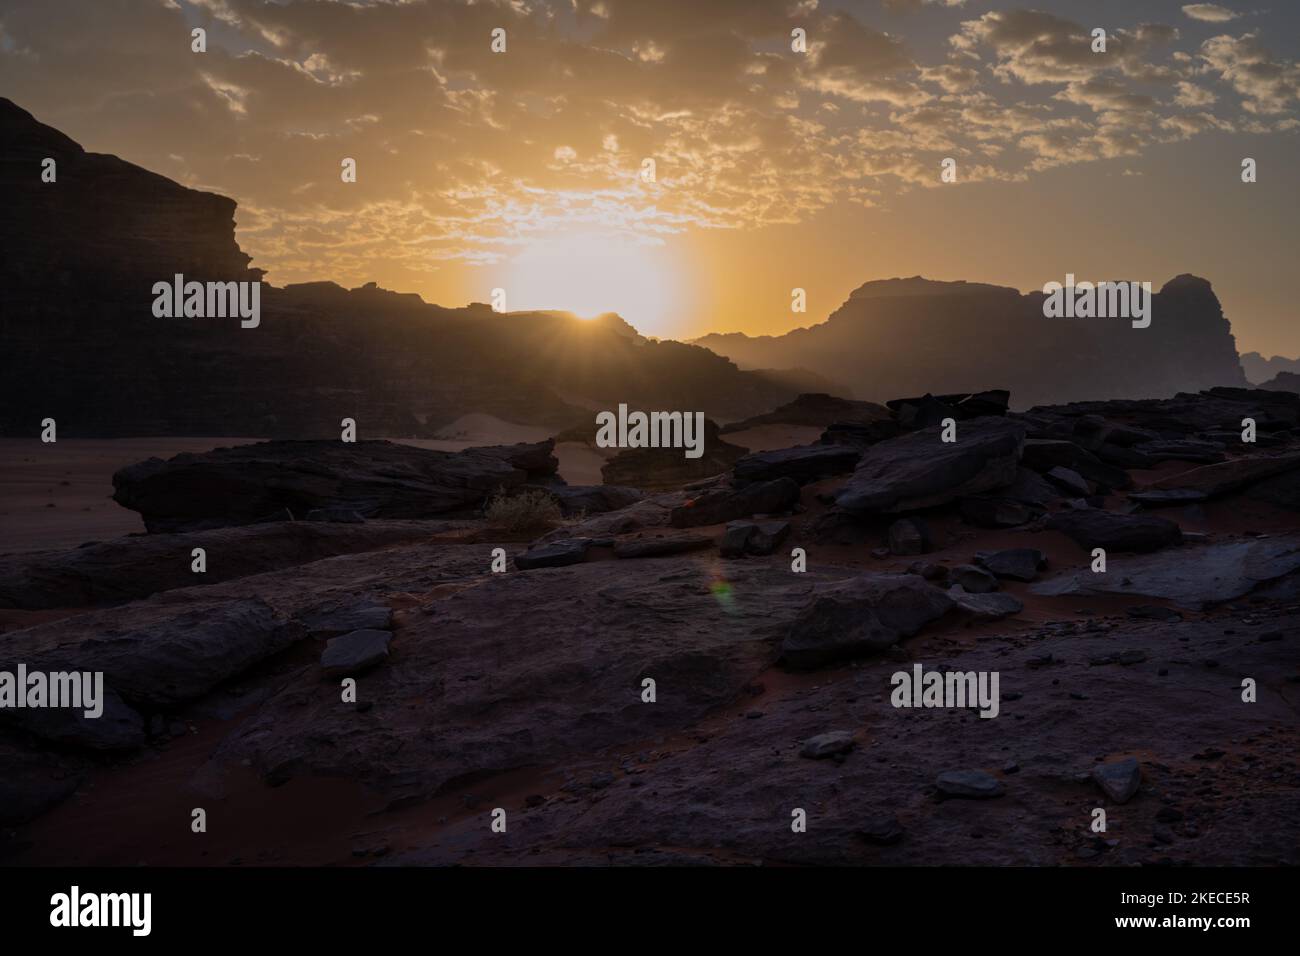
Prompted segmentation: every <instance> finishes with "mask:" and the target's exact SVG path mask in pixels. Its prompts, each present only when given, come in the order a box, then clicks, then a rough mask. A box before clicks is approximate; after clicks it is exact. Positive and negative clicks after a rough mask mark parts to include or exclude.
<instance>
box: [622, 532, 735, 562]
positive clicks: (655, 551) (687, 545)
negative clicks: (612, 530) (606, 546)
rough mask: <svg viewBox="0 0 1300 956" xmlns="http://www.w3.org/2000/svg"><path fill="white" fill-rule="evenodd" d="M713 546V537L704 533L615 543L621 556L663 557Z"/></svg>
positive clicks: (634, 539) (635, 539)
mask: <svg viewBox="0 0 1300 956" xmlns="http://www.w3.org/2000/svg"><path fill="white" fill-rule="evenodd" d="M711 547H713V539H712V538H709V537H706V536H704V535H702V534H672V535H663V536H661V537H654V538H633V539H632V540H629V541H619V542H618V543H616V544H615V545H614V555H615V557H619V558H663V557H667V556H668V555H672V554H686V553H687V552H690V551H702V550H703V549H705V548H711Z"/></svg>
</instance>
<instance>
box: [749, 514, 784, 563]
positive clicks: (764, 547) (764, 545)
mask: <svg viewBox="0 0 1300 956" xmlns="http://www.w3.org/2000/svg"><path fill="white" fill-rule="evenodd" d="M789 534H790V522H788V521H760V522H759V523H758V524H757V525H756V526H755V529H754V531H753V532H752V533H751V534H750V536H749V540H748V541H747V542H746V543H745V550H746V551H747V552H749V553H750V554H754V555H768V554H771V553H772V552H774V551H775V550H776V549H777V548H779V547H780V546H781V542H782V541H784V540H785V539H786V538H787V537H788V536H789Z"/></svg>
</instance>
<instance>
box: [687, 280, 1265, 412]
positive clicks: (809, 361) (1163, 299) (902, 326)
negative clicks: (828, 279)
mask: <svg viewBox="0 0 1300 956" xmlns="http://www.w3.org/2000/svg"><path fill="white" fill-rule="evenodd" d="M1043 299H1044V296H1043V294H1042V293H1041V292H1032V293H1029V294H1026V295H1022V294H1021V293H1020V292H1018V291H1017V290H1015V289H1010V288H1003V287H1000V286H993V285H985V284H981V283H972V282H935V281H931V280H927V279H923V278H921V277H919V276H916V277H913V278H910V279H887V280H884V281H880V282H868V283H866V284H865V285H863V286H861V287H860V288H858V289H856V290H855V291H854V292H853V293H852V295H850V296H849V299H848V301H847V302H845V303H844V304H843V305H842V306H840V308H839V309H837V310H836V311H835V312H834V313H833V314H832V315H831V316H830V318H828V319H827V320H826V321H825V322H823V323H822V324H820V325H815V326H812V327H811V328H800V329H794V330H793V331H791V332H788V333H786V334H785V335H779V336H768V335H764V336H756V337H754V336H748V335H744V334H741V333H729V334H724V335H706V336H704V337H703V338H699V339H695V340H694V344H696V345H703V346H707V347H708V348H710V349H712V350H713V351H715V352H717V353H718V354H719V355H725V356H726V357H727V358H730V359H731V360H732V361H734V362H736V364H737V365H739V366H740V367H741V368H755V367H765V366H770V365H773V364H777V363H779V364H782V365H793V366H799V367H802V368H807V369H811V370H812V371H814V372H817V373H819V374H821V375H825V376H827V377H829V378H831V379H833V380H835V381H840V382H843V383H845V384H846V385H848V386H849V387H851V388H852V389H853V394H854V396H855V397H857V398H860V399H868V400H872V401H883V400H885V399H889V398H893V397H894V396H896V395H905V394H922V393H924V392H928V391H933V392H939V391H969V392H978V391H982V390H985V389H989V388H995V387H996V388H1009V389H1010V390H1011V396H1012V398H1013V400H1014V401H1015V403H1016V405H1017V406H1018V407H1022V408H1023V407H1027V406H1029V405H1034V404H1037V403H1040V402H1048V401H1051V402H1064V401H1071V400H1074V399H1081V398H1084V397H1085V396H1091V397H1096V396H1098V395H1104V396H1107V397H1114V398H1155V397H1164V396H1169V395H1172V394H1174V393H1175V392H1178V391H1185V390H1197V389H1202V388H1209V387H1212V386H1215V385H1245V384H1246V380H1245V377H1244V376H1243V375H1242V371H1241V366H1240V365H1239V364H1238V360H1237V352H1236V345H1235V341H1234V339H1233V337H1232V333H1231V328H1230V326H1229V323H1228V320H1227V319H1225V318H1224V316H1223V312H1222V309H1221V308H1220V306H1219V300H1218V299H1217V298H1216V297H1215V295H1214V292H1213V291H1212V290H1211V288H1210V283H1209V282H1207V281H1205V280H1204V279H1199V278H1197V277H1195V276H1190V275H1181V276H1178V277H1176V278H1174V279H1171V280H1170V281H1169V282H1167V283H1165V286H1164V288H1162V289H1161V290H1160V291H1159V292H1158V293H1156V294H1154V295H1153V302H1152V313H1151V314H1152V319H1151V325H1150V327H1149V328H1133V327H1132V325H1131V323H1130V322H1129V321H1128V320H1126V319H1120V318H1045V317H1044V315H1043Z"/></svg>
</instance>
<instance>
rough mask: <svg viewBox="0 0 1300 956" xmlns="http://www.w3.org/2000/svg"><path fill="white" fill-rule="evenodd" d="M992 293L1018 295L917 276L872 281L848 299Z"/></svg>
mask: <svg viewBox="0 0 1300 956" xmlns="http://www.w3.org/2000/svg"><path fill="white" fill-rule="evenodd" d="M992 293H997V294H1000V295H1006V294H1007V293H1013V294H1015V295H1019V294H1020V293H1019V290H1017V289H1011V288H1007V287H1006V286H1000V285H990V284H988V283H985V282H967V281H966V280H965V279H958V280H956V281H953V282H947V281H944V280H941V279H926V278H925V277H923V276H919V275H918V276H912V277H910V278H907V279H897V278H896V279H873V280H872V281H870V282H864V283H863V284H862V285H860V286H858V287H857V288H856V289H854V290H853V291H852V292H851V293H850V294H849V298H850V299H886V298H891V297H894V296H919V295H980V294H992Z"/></svg>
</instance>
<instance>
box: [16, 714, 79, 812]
mask: <svg viewBox="0 0 1300 956" xmlns="http://www.w3.org/2000/svg"><path fill="white" fill-rule="evenodd" d="M0 766H3V767H4V773H0V826H5V827H10V826H17V825H19V824H22V823H26V822H27V821H28V820H31V819H33V818H34V817H37V816H39V815H40V814H42V813H44V812H45V811H46V810H49V809H50V808H51V807H54V806H57V805H58V804H60V803H62V802H63V801H64V800H65V799H67V798H68V797H70V796H72V794H73V793H75V792H76V791H77V789H78V788H79V787H80V786H81V784H82V782H83V781H84V780H85V779H86V777H87V771H88V770H89V769H90V767H89V765H88V762H87V760H86V759H85V758H84V757H83V756H81V755H73V754H66V753H59V752H57V751H53V752H52V751H51V750H50V749H49V748H48V747H40V748H39V749H38V748H37V747H36V746H34V745H32V744H30V743H28V742H27V741H26V740H25V739H24V738H23V737H22V735H21V734H18V733H15V732H10V731H7V730H2V731H0Z"/></svg>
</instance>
